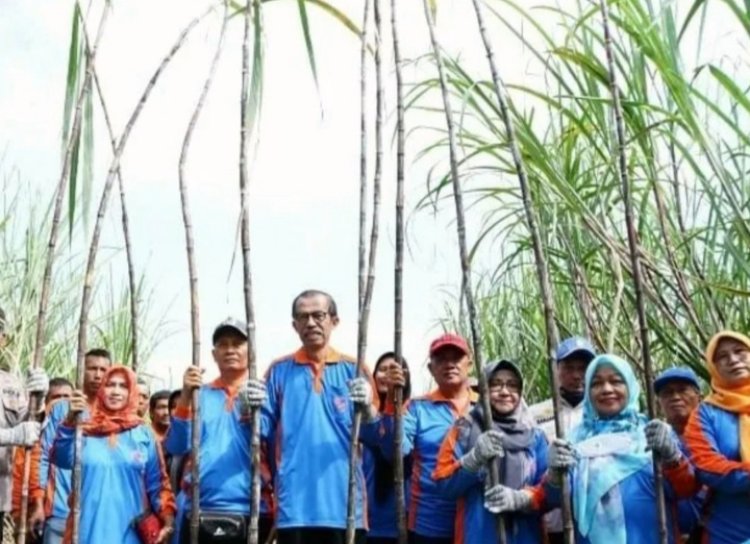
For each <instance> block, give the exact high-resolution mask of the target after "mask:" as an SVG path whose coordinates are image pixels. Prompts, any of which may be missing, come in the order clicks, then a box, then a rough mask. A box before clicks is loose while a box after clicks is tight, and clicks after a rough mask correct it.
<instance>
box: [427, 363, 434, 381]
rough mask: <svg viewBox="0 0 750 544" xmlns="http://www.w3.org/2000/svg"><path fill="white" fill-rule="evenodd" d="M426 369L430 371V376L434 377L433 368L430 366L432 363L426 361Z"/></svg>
mask: <svg viewBox="0 0 750 544" xmlns="http://www.w3.org/2000/svg"><path fill="white" fill-rule="evenodd" d="M427 370H429V371H430V376H432V377H433V378H434V377H435V370H434V369H433V368H432V363H431V362H430V363H427Z"/></svg>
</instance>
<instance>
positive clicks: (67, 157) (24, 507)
mask: <svg viewBox="0 0 750 544" xmlns="http://www.w3.org/2000/svg"><path fill="white" fill-rule="evenodd" d="M108 15H109V4H106V5H105V6H104V9H103V11H102V15H101V18H100V20H99V27H98V30H97V33H96V39H95V41H94V45H93V47H92V48H91V51H87V55H86V73H85V75H84V79H83V84H82V86H81V90H80V92H79V94H78V98H77V100H76V106H75V110H74V113H73V124H72V127H71V129H70V135H69V136H68V142H67V145H66V147H65V153H64V155H63V166H62V174H61V175H60V180H59V181H58V183H57V187H56V189H55V204H54V208H53V211H52V220H51V226H50V237H49V242H48V243H47V259H46V262H45V265H44V275H43V276H42V287H41V292H40V296H39V312H38V313H37V322H36V337H35V342H34V352H33V354H32V359H31V366H32V368H39V367H41V366H42V361H43V359H44V328H45V325H46V321H47V307H48V305H49V298H50V290H51V288H52V267H53V265H54V261H55V251H56V249H57V238H58V235H59V230H60V221H61V218H62V205H63V200H64V196H65V192H66V188H67V185H68V179H69V177H70V169H71V163H72V161H71V158H72V155H73V149H74V148H75V145H76V142H77V141H78V140H79V138H80V134H81V117H82V111H83V110H82V108H83V103H84V101H85V99H86V97H87V96H88V95H89V93H90V92H91V79H92V74H93V70H94V60H95V58H96V52H97V49H98V47H99V43H100V41H101V38H102V36H103V35H104V27H105V23H106V21H107V16H108ZM40 403H41V399H39V398H37V397H36V396H32V397H31V399H29V415H30V416H31V417H33V416H34V415H35V414H36V412H37V411H38V410H39V405H40ZM30 478H31V449H28V448H27V449H26V451H25V452H24V459H23V480H22V481H21V517H20V521H19V524H20V527H19V528H18V533H17V535H16V538H17V542H18V543H19V544H25V543H26V533H27V524H28V515H29V512H28V501H29V479H30Z"/></svg>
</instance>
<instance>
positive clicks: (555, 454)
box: [547, 438, 576, 471]
mask: <svg viewBox="0 0 750 544" xmlns="http://www.w3.org/2000/svg"><path fill="white" fill-rule="evenodd" d="M547 451H548V453H547V464H548V465H549V468H551V469H553V470H557V471H566V470H568V469H569V468H571V467H573V466H575V464H576V450H575V448H573V444H571V443H570V442H568V441H567V440H563V439H562V438H555V439H554V440H553V441H552V443H551V444H550V445H549V449H548V450H547Z"/></svg>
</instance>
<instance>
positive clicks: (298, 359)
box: [292, 346, 342, 366]
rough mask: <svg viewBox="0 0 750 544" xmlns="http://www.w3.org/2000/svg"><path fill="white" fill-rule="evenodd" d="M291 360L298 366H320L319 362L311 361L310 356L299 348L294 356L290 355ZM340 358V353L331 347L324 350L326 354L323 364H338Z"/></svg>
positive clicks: (303, 349)
mask: <svg viewBox="0 0 750 544" xmlns="http://www.w3.org/2000/svg"><path fill="white" fill-rule="evenodd" d="M292 359H293V360H294V362H295V363H297V364H299V365H313V366H317V365H318V364H320V362H319V361H313V360H312V359H311V358H310V356H309V355H308V354H307V352H306V351H305V348H299V349H298V350H297V351H295V352H294V355H292ZM341 359H342V356H341V353H339V352H338V351H336V350H335V349H333V348H332V347H330V346H329V347H328V348H326V354H325V358H324V362H325V364H327V365H332V364H335V363H338V362H339V361H341Z"/></svg>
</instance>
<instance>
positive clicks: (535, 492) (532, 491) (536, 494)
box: [522, 484, 547, 512]
mask: <svg viewBox="0 0 750 544" xmlns="http://www.w3.org/2000/svg"><path fill="white" fill-rule="evenodd" d="M522 491H524V492H525V493H528V494H529V495H530V496H531V508H532V509H533V510H534V511H535V512H536V511H539V510H541V509H542V508H543V507H544V503H545V502H546V500H547V493H546V492H545V491H544V485H542V484H539V485H535V486H533V487H524V488H523V490H522Z"/></svg>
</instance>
